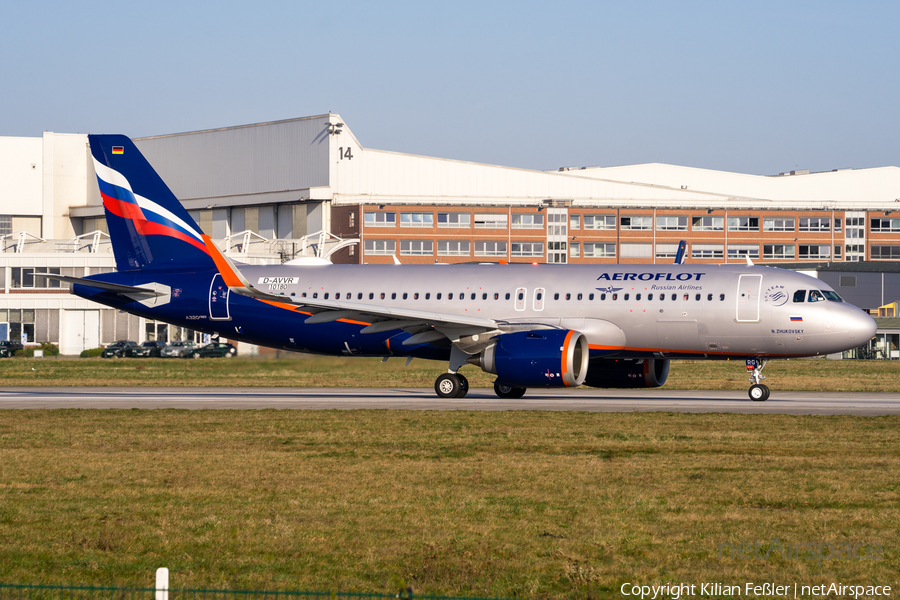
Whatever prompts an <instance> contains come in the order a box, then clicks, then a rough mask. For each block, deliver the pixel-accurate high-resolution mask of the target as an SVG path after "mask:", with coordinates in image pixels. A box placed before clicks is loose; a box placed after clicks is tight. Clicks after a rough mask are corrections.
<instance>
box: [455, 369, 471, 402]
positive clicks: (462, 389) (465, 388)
mask: <svg viewBox="0 0 900 600" xmlns="http://www.w3.org/2000/svg"><path fill="white" fill-rule="evenodd" d="M456 378H457V379H459V393H458V394H456V397H457V398H465V397H466V394H468V393H469V380H468V379H466V376H465V375H460V374H459V373H457V374H456Z"/></svg>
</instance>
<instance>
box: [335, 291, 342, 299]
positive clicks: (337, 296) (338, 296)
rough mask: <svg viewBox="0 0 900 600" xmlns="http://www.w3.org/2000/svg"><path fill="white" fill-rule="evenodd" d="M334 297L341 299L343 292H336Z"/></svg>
mask: <svg viewBox="0 0 900 600" xmlns="http://www.w3.org/2000/svg"><path fill="white" fill-rule="evenodd" d="M334 299H335V300H340V299H341V293H340V292H338V293H337V294H335V295H334Z"/></svg>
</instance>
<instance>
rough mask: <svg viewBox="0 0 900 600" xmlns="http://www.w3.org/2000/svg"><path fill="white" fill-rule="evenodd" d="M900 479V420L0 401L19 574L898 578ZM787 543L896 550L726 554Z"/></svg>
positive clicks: (436, 584)
mask: <svg viewBox="0 0 900 600" xmlns="http://www.w3.org/2000/svg"><path fill="white" fill-rule="evenodd" d="M150 364H151V363H147V365H150ZM201 364H202V362H201ZM234 364H235V365H239V364H241V363H240V362H235V363H234ZM295 364H296V365H297V367H298V368H299V367H301V366H302V365H303V364H305V363H304V361H295ZM898 473H900V418H898V417H877V418H862V417H853V416H840V417H810V416H802V417H801V416H779V415H708V414H707V415H688V414H610V413H598V414H585V413H541V412H500V413H496V412H484V413H466V412H415V413H410V412H403V411H176V410H164V411H140V410H131V411H119V410H103V411H93V410H64V411H41V410H34V411H0V581H5V582H22V583H82V584H93V585H102V584H125V585H140V586H148V585H151V584H152V573H153V570H154V569H155V568H156V567H158V566H167V567H169V568H170V570H171V577H172V585H173V586H178V587H180V586H189V587H205V588H209V587H216V588H244V589H265V588H267V589H298V588H299V589H340V590H350V591H353V590H355V591H374V592H393V591H395V590H396V589H397V587H398V584H399V583H400V582H403V583H405V584H407V585H410V586H412V587H413V589H414V590H415V591H417V592H419V593H435V594H452V595H478V596H494V597H514V596H515V597H530V598H610V597H620V595H619V591H618V588H619V586H620V585H621V584H622V583H623V582H627V581H633V582H638V583H643V584H654V583H655V584H660V583H666V582H705V581H719V582H724V583H729V584H741V585H742V584H743V583H744V582H746V581H776V582H793V581H799V582H801V583H804V584H810V585H812V584H818V583H831V582H832V581H842V582H844V583H872V584H874V583H879V584H888V585H896V584H897V583H898V571H897V567H896V565H897V564H898V562H900V555H898V547H900V546H898V544H900V532H898V527H897V523H898V522H900V480H898V477H897V474H898ZM775 537H778V538H779V539H781V540H783V541H787V540H793V541H795V542H815V543H818V542H823V543H834V544H839V543H841V542H848V541H849V542H857V543H878V544H880V545H881V546H883V548H884V558H882V559H881V560H877V561H874V560H863V561H860V560H849V561H838V560H832V561H825V562H823V563H822V564H821V565H818V564H816V561H815V560H805V559H798V560H782V559H780V558H771V559H769V560H750V561H745V560H740V559H736V558H730V557H729V556H728V555H727V553H726V556H725V557H724V558H720V557H719V552H718V547H719V544H721V543H742V542H743V543H753V542H766V543H768V542H769V541H771V540H772V539H773V538H775Z"/></svg>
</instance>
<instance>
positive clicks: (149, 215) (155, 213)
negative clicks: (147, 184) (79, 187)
mask: <svg viewBox="0 0 900 600" xmlns="http://www.w3.org/2000/svg"><path fill="white" fill-rule="evenodd" d="M117 147H118V148H121V147H120V146H114V147H113V152H115V148H117ZM94 170H95V171H96V173H97V183H98V185H99V187H100V196H101V198H102V199H103V207H104V208H105V209H106V210H108V211H109V212H111V213H112V214H114V215H116V216H117V217H121V218H123V219H128V220H130V221H132V222H133V223H134V227H135V230H136V231H137V232H138V233H140V234H141V235H148V236H149V235H161V236H167V237H171V238H175V239H178V240H181V241H183V242H187V243H188V244H191V245H192V246H194V247H196V248H197V249H199V250H202V251H203V252H204V253H206V254H208V253H209V252H208V250H207V249H206V245H205V244H204V243H203V238H202V237H201V235H200V233H199V232H198V231H196V230H195V229H194V228H193V227H191V226H190V225H189V224H187V223H185V222H184V220H182V219H181V218H179V217H178V216H177V215H175V214H173V213H172V212H171V211H170V210H168V209H166V208H165V207H163V206H160V205H159V204H158V203H156V202H154V201H153V200H150V199H148V198H144V197H143V196H140V195H138V194H135V193H134V192H133V191H132V189H131V184H130V183H129V182H128V180H127V179H126V178H125V176H124V175H122V174H121V173H119V172H118V171H116V170H114V169H111V168H110V167H107V166H106V165H104V164H102V163H100V162H98V161H97V160H96V159H94Z"/></svg>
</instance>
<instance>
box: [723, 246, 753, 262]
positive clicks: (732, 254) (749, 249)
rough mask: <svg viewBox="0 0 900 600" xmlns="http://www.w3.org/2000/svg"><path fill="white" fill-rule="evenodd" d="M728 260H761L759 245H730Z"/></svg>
mask: <svg viewBox="0 0 900 600" xmlns="http://www.w3.org/2000/svg"><path fill="white" fill-rule="evenodd" d="M728 258H751V259H753V258H759V245H758V244H728Z"/></svg>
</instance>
